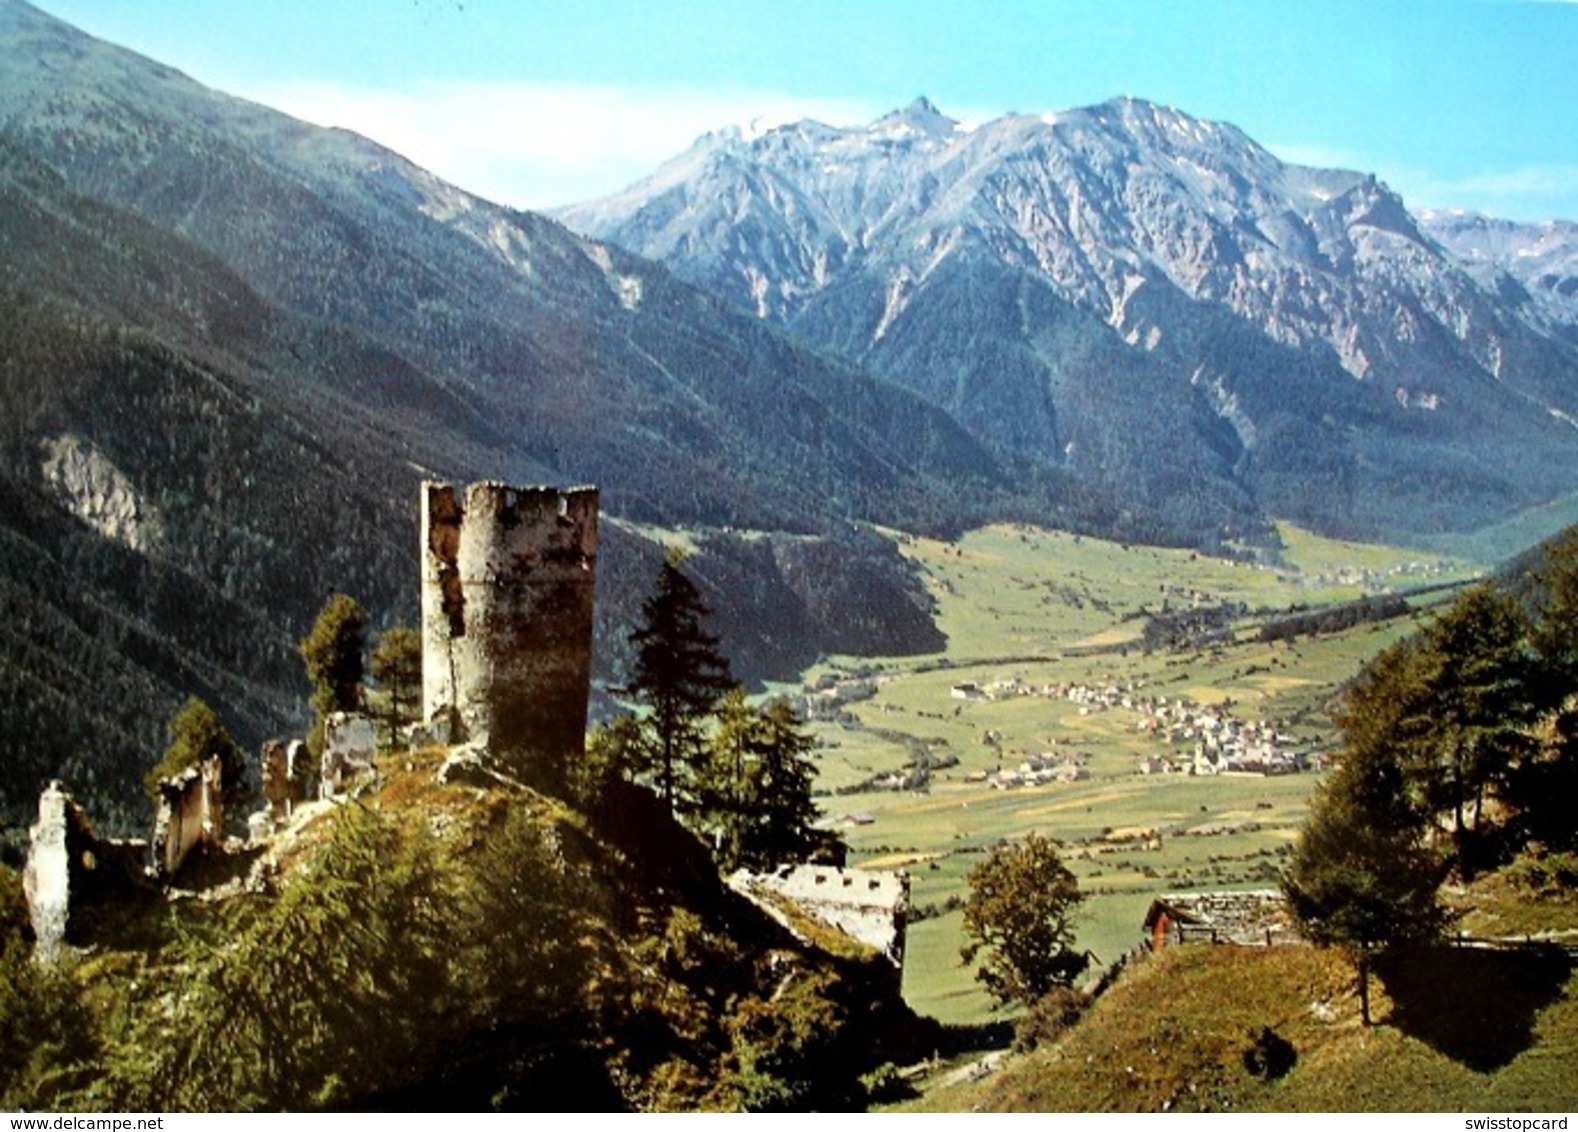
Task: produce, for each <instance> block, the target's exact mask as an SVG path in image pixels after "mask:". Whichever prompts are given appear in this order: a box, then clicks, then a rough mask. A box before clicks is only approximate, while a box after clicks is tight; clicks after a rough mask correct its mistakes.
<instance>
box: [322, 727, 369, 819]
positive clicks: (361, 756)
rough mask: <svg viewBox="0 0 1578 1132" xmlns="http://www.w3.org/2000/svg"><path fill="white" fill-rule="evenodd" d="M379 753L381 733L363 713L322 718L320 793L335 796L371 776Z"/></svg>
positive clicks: (330, 796)
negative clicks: (376, 731)
mask: <svg viewBox="0 0 1578 1132" xmlns="http://www.w3.org/2000/svg"><path fill="white" fill-rule="evenodd" d="M377 756H378V736H377V734H376V733H375V732H374V730H373V721H372V720H371V719H369V718H368V717H367V716H365V715H362V714H361V713H360V712H350V711H336V712H330V713H329V715H328V717H327V718H326V719H325V720H324V721H323V758H322V760H321V763H322V765H321V766H320V768H319V772H318V796H319V797H320V798H324V799H328V798H333V797H334V796H335V795H337V794H343V793H346V792H347V791H349V790H350V789H351V787H352V786H353V785H354V784H355V783H356V782H358V781H363V780H366V779H370V778H371V777H372V776H373V774H374V770H375V765H376V764H375V760H376V758H377Z"/></svg>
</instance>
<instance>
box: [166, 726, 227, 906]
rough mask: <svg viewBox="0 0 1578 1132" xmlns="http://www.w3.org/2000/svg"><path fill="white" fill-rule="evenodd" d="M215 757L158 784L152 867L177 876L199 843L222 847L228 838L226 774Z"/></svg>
mask: <svg viewBox="0 0 1578 1132" xmlns="http://www.w3.org/2000/svg"><path fill="white" fill-rule="evenodd" d="M221 767H222V764H221V762H220V760H219V758H218V756H215V757H214V758H211V759H205V760H204V761H203V762H202V763H201V764H200V765H198V766H189V767H187V768H186V769H185V770H183V771H181V772H180V773H179V774H174V775H171V776H170V777H169V778H166V779H164V780H163V781H161V782H160V783H159V798H158V802H157V803H156V807H157V808H156V809H155V812H154V822H153V867H154V869H155V871H156V872H157V873H158V874H159V876H160V877H162V878H164V879H165V880H168V879H170V878H171V877H173V876H175V874H176V873H177V872H178V871H179V870H180V868H181V865H182V864H184V863H185V861H186V859H187V857H189V856H190V855H191V853H192V850H193V849H196V848H197V847H198V846H199V845H203V846H207V847H210V848H219V847H220V846H222V845H223V844H224V839H225V809H224V781H223V779H224V775H223V772H222V769H221Z"/></svg>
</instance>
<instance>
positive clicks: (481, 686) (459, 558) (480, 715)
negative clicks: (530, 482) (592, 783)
mask: <svg viewBox="0 0 1578 1132" xmlns="http://www.w3.org/2000/svg"><path fill="white" fill-rule="evenodd" d="M597 512H598V493H597V489H596V488H591V487H575V488H568V489H564V490H559V489H555V488H550V487H510V486H507V485H505V484H502V483H496V482H484V483H474V484H471V485H469V486H467V487H466V488H465V489H464V490H462V489H459V488H457V487H455V486H453V485H451V484H445V483H436V482H428V483H424V484H423V485H422V563H423V566H422V706H423V712H424V715H425V716H426V718H427V719H428V721H429V722H432V721H434V720H435V719H438V720H443V721H446V722H447V723H448V725H449V729H450V734H451V737H452V739H453V740H455V741H465V742H470V743H473V744H476V745H479V746H481V747H483V748H484V749H485V750H486V751H487V752H488V754H489V755H490V757H491V758H492V759H494V760H495V761H496V762H497V763H498V765H500V766H501V767H502V768H504V769H506V770H508V771H510V772H511V773H512V774H514V775H516V776H517V777H519V778H521V779H522V780H524V781H527V782H531V783H533V784H536V785H546V786H550V787H551V786H554V785H557V784H558V783H559V782H560V781H562V779H563V776H564V770H565V767H566V765H567V763H568V762H569V760H571V759H572V758H577V757H579V756H580V755H581V754H582V752H583V750H584V744H585V733H586V708H587V699H588V695H589V693H590V689H591V676H592V606H593V591H594V588H595V583H596V577H597V571H596V565H597Z"/></svg>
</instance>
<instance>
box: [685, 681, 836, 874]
mask: <svg viewBox="0 0 1578 1132" xmlns="http://www.w3.org/2000/svg"><path fill="white" fill-rule="evenodd" d="M712 746H713V753H714V759H713V764H712V765H713V772H714V776H715V779H716V785H715V786H714V788H713V789H712V790H710V791H709V792H708V794H707V800H708V803H709V805H710V807H711V810H712V812H713V814H714V815H715V821H716V824H717V825H718V826H719V829H718V833H719V841H720V844H719V849H720V855H721V857H722V863H723V864H724V865H725V866H726V867H741V866H743V867H745V868H754V869H762V868H769V867H771V866H773V865H775V864H779V863H781V862H784V861H790V860H795V859H801V858H804V857H805V856H807V855H808V854H809V853H810V851H811V849H812V848H814V846H815V843H816V839H815V836H814V834H813V832H812V828H811V826H812V823H813V822H815V821H816V818H817V813H818V811H817V807H816V803H815V802H813V801H812V799H811V786H812V783H813V782H814V781H815V778H816V768H815V767H814V766H812V764H811V761H810V759H809V757H808V756H809V754H810V751H811V747H812V739H811V736H810V735H808V734H806V732H805V730H804V729H803V728H802V726H801V724H800V720H799V719H798V718H797V717H796V716H795V713H794V709H793V708H792V707H791V706H790V705H789V701H788V700H786V699H784V698H783V697H781V696H780V697H778V698H776V699H773V700H771V701H769V702H768V703H767V704H765V705H764V706H762V707H761V708H755V707H752V706H751V705H750V704H749V703H748V702H747V701H746V699H745V693H744V691H743V690H741V689H738V688H736V689H734V690H733V691H731V692H730V693H729V694H728V695H726V696H725V697H724V698H723V701H722V703H721V704H719V707H718V727H717V731H716V733H715V734H714V736H713V744H712Z"/></svg>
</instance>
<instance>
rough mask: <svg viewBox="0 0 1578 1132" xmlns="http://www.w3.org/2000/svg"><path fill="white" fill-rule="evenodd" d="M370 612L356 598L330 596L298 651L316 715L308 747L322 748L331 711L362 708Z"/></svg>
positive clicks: (317, 752)
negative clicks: (324, 729) (326, 722)
mask: <svg viewBox="0 0 1578 1132" xmlns="http://www.w3.org/2000/svg"><path fill="white" fill-rule="evenodd" d="M366 634H367V612H366V611H365V610H364V609H362V607H361V605H360V604H359V603H358V602H357V601H356V599H355V598H353V597H351V596H349V595H348V594H342V593H336V594H331V595H330V596H329V600H328V601H327V602H325V603H324V606H323V609H322V610H321V611H320V612H319V613H318V619H317V620H316V621H314V622H313V624H312V629H311V630H310V631H309V632H308V633H307V635H306V636H305V637H303V638H302V640H301V644H300V645H299V646H298V651H299V652H300V653H301V659H302V662H303V663H304V664H306V666H307V679H308V680H309V681H310V682H311V683H312V709H313V714H314V716H315V718H314V721H313V727H312V730H311V731H310V732H309V733H308V735H307V749H308V750H310V751H311V752H312V753H313V755H314V756H316V755H319V754H321V753H322V752H323V721H324V720H325V719H327V718H328V716H329V714H330V713H331V712H336V711H360V710H361V707H362V681H363V679H364V677H365V675H366V661H365V659H364V655H365V653H366V651H367V636H366Z"/></svg>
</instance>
